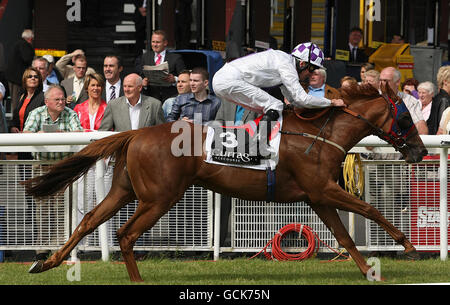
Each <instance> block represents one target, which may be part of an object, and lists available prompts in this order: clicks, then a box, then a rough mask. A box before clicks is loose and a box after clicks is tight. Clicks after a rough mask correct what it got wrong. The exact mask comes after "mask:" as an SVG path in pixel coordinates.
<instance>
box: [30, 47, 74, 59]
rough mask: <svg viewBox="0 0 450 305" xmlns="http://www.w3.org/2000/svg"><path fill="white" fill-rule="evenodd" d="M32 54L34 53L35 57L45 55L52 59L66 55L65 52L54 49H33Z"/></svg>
mask: <svg viewBox="0 0 450 305" xmlns="http://www.w3.org/2000/svg"><path fill="white" fill-rule="evenodd" d="M34 52H35V53H36V56H44V55H46V54H49V55H51V56H53V57H63V56H64V55H66V54H67V52H66V51H63V50H55V49H35V50H34Z"/></svg>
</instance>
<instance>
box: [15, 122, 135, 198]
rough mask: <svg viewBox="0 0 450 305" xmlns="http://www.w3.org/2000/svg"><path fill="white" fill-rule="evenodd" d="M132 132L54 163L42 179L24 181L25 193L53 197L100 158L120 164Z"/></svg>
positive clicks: (99, 143)
mask: <svg viewBox="0 0 450 305" xmlns="http://www.w3.org/2000/svg"><path fill="white" fill-rule="evenodd" d="M136 133H137V131H135V130H130V131H126V132H121V133H118V134H115V135H112V136H109V137H106V138H102V139H100V140H96V141H95V142H93V143H91V144H89V145H88V146H86V147H85V148H83V149H82V150H81V151H79V152H78V153H76V154H74V155H73V156H71V157H68V158H66V159H64V160H62V161H60V162H58V163H56V164H55V165H53V166H52V167H51V168H50V169H49V171H48V172H47V173H45V174H43V175H42V176H37V177H34V178H32V179H29V180H27V181H24V182H23V184H24V185H25V190H26V192H27V194H28V195H32V196H34V197H36V198H42V197H47V196H50V195H53V194H55V193H56V192H58V191H60V190H62V189H65V188H67V187H68V186H69V185H70V184H72V183H73V182H75V181H76V180H78V179H79V178H80V177H81V176H83V175H84V174H86V173H87V172H88V170H89V169H90V168H91V167H92V166H93V165H94V164H95V162H97V161H98V160H100V159H103V158H107V157H110V156H113V155H115V158H116V163H118V164H122V163H124V162H125V158H126V154H127V148H128V145H129V143H130V141H131V140H132V139H133V138H134V136H135V135H136Z"/></svg>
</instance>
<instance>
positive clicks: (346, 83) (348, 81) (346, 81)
mask: <svg viewBox="0 0 450 305" xmlns="http://www.w3.org/2000/svg"><path fill="white" fill-rule="evenodd" d="M356 85H358V81H357V80H356V78H354V77H353V76H344V77H343V78H342V79H341V88H345V87H351V86H356Z"/></svg>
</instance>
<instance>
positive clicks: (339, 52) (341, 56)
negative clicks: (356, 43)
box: [336, 49, 350, 61]
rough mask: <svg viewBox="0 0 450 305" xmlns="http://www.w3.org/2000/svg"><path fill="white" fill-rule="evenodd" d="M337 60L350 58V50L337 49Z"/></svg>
mask: <svg viewBox="0 0 450 305" xmlns="http://www.w3.org/2000/svg"><path fill="white" fill-rule="evenodd" d="M336 60H344V61H349V60H350V51H346V50H339V49H336Z"/></svg>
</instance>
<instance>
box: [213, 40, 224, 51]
mask: <svg viewBox="0 0 450 305" xmlns="http://www.w3.org/2000/svg"><path fill="white" fill-rule="evenodd" d="M226 48H227V44H226V43H225V41H219V40H213V41H212V49H213V50H214V51H225V50H226Z"/></svg>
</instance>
